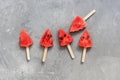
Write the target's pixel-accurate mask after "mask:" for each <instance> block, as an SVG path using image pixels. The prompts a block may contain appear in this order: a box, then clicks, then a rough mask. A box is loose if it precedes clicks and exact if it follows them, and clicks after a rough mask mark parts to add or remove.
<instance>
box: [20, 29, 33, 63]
mask: <svg viewBox="0 0 120 80" xmlns="http://www.w3.org/2000/svg"><path fill="white" fill-rule="evenodd" d="M32 44H33V41H32V39H31V37H30V35H29V34H28V33H27V31H26V30H25V29H22V31H21V33H20V46H21V47H25V48H26V53H27V60H28V61H29V60H30V52H29V47H30V46H31V45H32Z"/></svg>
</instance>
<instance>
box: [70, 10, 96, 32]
mask: <svg viewBox="0 0 120 80" xmlns="http://www.w3.org/2000/svg"><path fill="white" fill-rule="evenodd" d="M95 12H96V10H92V11H91V12H90V13H88V15H86V16H85V17H84V18H82V17H80V16H76V18H75V19H74V21H73V23H72V25H71V27H70V32H77V31H80V30H82V29H84V28H85V27H86V26H87V23H86V22H85V21H86V20H87V19H88V18H89V17H90V16H92V15H93V14H94V13H95Z"/></svg>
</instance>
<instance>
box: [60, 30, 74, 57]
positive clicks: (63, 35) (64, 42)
mask: <svg viewBox="0 0 120 80" xmlns="http://www.w3.org/2000/svg"><path fill="white" fill-rule="evenodd" d="M58 37H59V42H60V46H67V48H68V50H69V53H70V56H71V58H72V59H74V58H75V56H74V53H73V51H72V48H71V46H70V44H71V43H72V42H73V38H72V36H71V35H69V34H68V33H67V32H65V31H64V30H63V29H59V31H58Z"/></svg>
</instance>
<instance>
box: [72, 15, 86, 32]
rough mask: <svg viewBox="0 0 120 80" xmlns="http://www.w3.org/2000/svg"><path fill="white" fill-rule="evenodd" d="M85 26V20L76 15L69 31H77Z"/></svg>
mask: <svg viewBox="0 0 120 80" xmlns="http://www.w3.org/2000/svg"><path fill="white" fill-rule="evenodd" d="M86 26H87V23H86V22H85V20H84V19H83V18H81V17H80V16H77V17H76V18H75V20H74V21H73V23H72V25H71V28H70V32H77V31H79V30H82V29H84V28H85V27H86Z"/></svg>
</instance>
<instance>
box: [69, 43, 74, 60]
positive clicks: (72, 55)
mask: <svg viewBox="0 0 120 80" xmlns="http://www.w3.org/2000/svg"><path fill="white" fill-rule="evenodd" d="M67 48H68V51H69V53H70V56H71V58H72V59H74V58H75V56H74V53H73V50H72V48H71V46H70V44H68V45H67Z"/></svg>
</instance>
